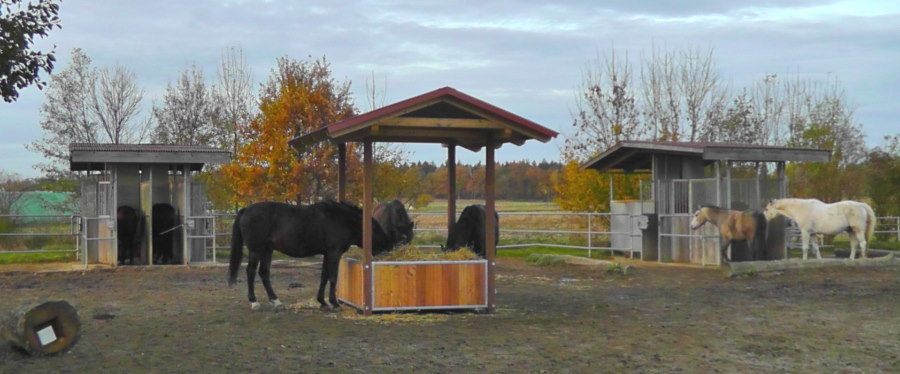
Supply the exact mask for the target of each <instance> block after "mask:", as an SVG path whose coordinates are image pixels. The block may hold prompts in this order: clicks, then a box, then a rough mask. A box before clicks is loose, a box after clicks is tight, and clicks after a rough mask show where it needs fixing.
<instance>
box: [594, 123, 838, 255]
mask: <svg viewBox="0 0 900 374" xmlns="http://www.w3.org/2000/svg"><path fill="white" fill-rule="evenodd" d="M830 157H831V153H830V152H829V151H828V150H823V149H808V148H790V147H780V146H761V145H752V144H735V143H704V142H661V141H622V142H619V143H617V144H615V145H614V146H612V147H610V148H609V149H607V150H606V151H604V152H602V153H600V154H599V155H597V156H596V157H594V158H592V159H590V160H589V161H587V162H585V163H584V164H583V165H582V167H583V168H588V169H596V170H599V171H620V172H625V173H647V174H649V175H650V178H649V180H648V181H646V182H644V183H642V184H641V198H640V201H639V202H612V203H611V209H612V210H613V213H616V212H617V211H618V212H623V213H631V214H632V215H634V216H635V217H642V218H640V219H637V220H634V222H639V223H632V222H627V220H625V221H622V220H620V222H619V225H620V226H622V225H624V226H635V227H636V226H638V225H639V226H640V227H642V230H641V233H640V234H638V235H637V236H639V237H640V238H641V240H631V242H632V243H631V245H632V246H633V247H635V248H634V249H635V251H636V252H640V253H641V257H642V258H643V259H645V260H657V261H659V262H688V263H697V264H712V265H718V264H720V263H721V259H720V256H719V251H718V244H719V242H718V240H719V237H718V232H717V231H716V230H715V228H713V227H711V225H706V226H704V227H703V228H702V229H700V230H697V231H693V230H691V228H690V220H691V215H692V214H693V212H694V211H695V210H696V209H698V208H699V207H700V206H703V205H715V206H720V207H724V208H729V209H737V210H747V209H754V210H761V209H763V208H764V205H765V202H766V201H767V200H769V199H774V198H783V197H786V196H787V179H786V177H785V175H784V167H785V163H786V162H789V161H791V162H826V161H828V160H829V159H830ZM772 164H774V170H772V168H770V166H771V165H772ZM614 224H615V222H614ZM628 230H633V227H618V228H613V229H612V230H611V231H613V232H618V231H628ZM768 230H769V232H768V238H769V242H768V243H767V247H768V251H767V253H766V254H765V255H766V258H767V259H780V258H785V257H787V251H786V246H785V240H784V236H785V233H784V222H783V221H781V220H780V219H779V220H778V221H773V222H772V223H771V224H770V225H769V228H768ZM614 239H615V238H614ZM736 252H741V253H743V251H736ZM741 253H733V256H732V258H733V259H735V260H741V259H742V258H741Z"/></svg>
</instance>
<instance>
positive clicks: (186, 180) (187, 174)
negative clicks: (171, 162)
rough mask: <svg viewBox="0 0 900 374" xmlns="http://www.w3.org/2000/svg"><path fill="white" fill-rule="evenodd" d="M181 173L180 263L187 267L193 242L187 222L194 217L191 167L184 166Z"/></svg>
mask: <svg viewBox="0 0 900 374" xmlns="http://www.w3.org/2000/svg"><path fill="white" fill-rule="evenodd" d="M181 173H182V174H183V175H182V178H181V184H183V185H184V186H182V188H183V189H184V202H183V203H184V212H182V216H184V222H182V225H181V233H182V235H181V242H182V244H181V246H182V249H181V263H182V264H183V265H187V264H188V262H189V261H188V260H189V259H190V258H191V254H192V252H193V248H191V245H192V244H193V241H192V240H190V239H188V220H189V219H192V218H191V217H193V216H194V210H193V209H192V208H193V207H192V206H191V204H192V203H193V201H191V200H192V199H191V185H192V184H193V180H192V177H191V167H190V166H188V165H184V166H183V168H182V172H181ZM151 186H152V185H151ZM151 190H152V188H151ZM194 224H195V226H194V227H197V226H196V222H195V223H194ZM173 235H174V234H173Z"/></svg>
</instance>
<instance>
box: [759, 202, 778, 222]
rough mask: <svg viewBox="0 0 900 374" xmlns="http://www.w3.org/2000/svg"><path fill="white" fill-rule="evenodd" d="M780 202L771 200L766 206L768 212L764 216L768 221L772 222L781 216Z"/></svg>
mask: <svg viewBox="0 0 900 374" xmlns="http://www.w3.org/2000/svg"><path fill="white" fill-rule="evenodd" d="M777 203H778V200H771V201H769V203H768V204H766V210H765V212H763V214H764V215H765V216H766V220H771V219H772V218H775V217H777V216H778V215H779V214H781V213H780V212H779V211H778V208H777Z"/></svg>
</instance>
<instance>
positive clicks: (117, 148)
mask: <svg viewBox="0 0 900 374" xmlns="http://www.w3.org/2000/svg"><path fill="white" fill-rule="evenodd" d="M69 151H99V152H173V153H180V152H192V153H196V152H201V153H228V151H223V150H221V149H218V148H215V147H208V146H203V145H177V144H109V143H72V144H69Z"/></svg>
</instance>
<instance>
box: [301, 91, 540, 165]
mask: <svg viewBox="0 0 900 374" xmlns="http://www.w3.org/2000/svg"><path fill="white" fill-rule="evenodd" d="M556 135H557V133H556V131H553V130H550V129H548V128H546V127H543V126H541V125H538V124H537V123H535V122H532V121H530V120H528V119H525V118H523V117H521V116H518V115H516V114H513V113H511V112H509V111H506V110H504V109H501V108H499V107H496V106H494V105H491V104H489V103H487V102H484V101H482V100H480V99H478V98H475V97H473V96H470V95H467V94H465V93H463V92H460V91H458V90H456V89H453V88H451V87H444V88H440V89H437V90H434V91H431V92H427V93H424V94H422V95H418V96H415V97H411V98H409V99H406V100H402V101H399V102H396V103H393V104H391V105H388V106H385V107H382V108H379V109H376V110H373V111H371V112H367V113H363V114H360V115H357V116H354V117H350V118H347V119H345V120H342V121H338V122H335V123H332V124H329V125H327V126H325V127H323V128H321V129H318V130H315V131H312V132H310V133H307V134H304V135H301V136H298V137H296V138H294V139H293V140H291V145H293V146H297V147H302V146H306V145H310V144H314V143H317V142H319V141H322V140H326V139H330V140H333V141H336V142H346V141H359V140H362V139H366V138H369V139H372V140H374V141H385V142H412V143H416V142H418V143H445V144H450V143H452V144H458V145H460V146H463V147H466V148H469V149H473V150H477V149H478V148H481V147H483V146H484V145H485V144H487V142H489V141H490V142H492V143H494V144H502V143H514V144H519V145H521V144H523V143H524V142H525V141H526V140H529V139H537V140H539V141H541V142H547V141H549V140H550V139H551V138H554V137H556Z"/></svg>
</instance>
